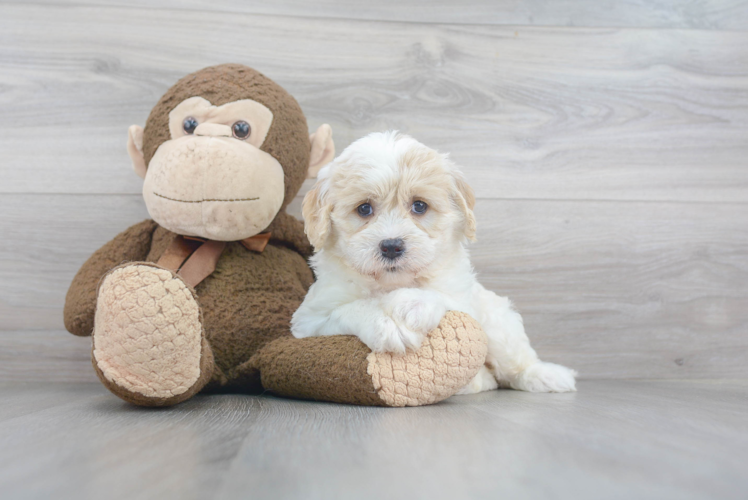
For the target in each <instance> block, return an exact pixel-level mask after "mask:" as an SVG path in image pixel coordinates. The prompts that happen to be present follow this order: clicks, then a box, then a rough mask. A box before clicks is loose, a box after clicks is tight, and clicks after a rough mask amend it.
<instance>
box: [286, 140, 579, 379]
mask: <svg viewBox="0 0 748 500" xmlns="http://www.w3.org/2000/svg"><path fill="white" fill-rule="evenodd" d="M474 204H475V197H474V195H473V190H472V189H471V188H470V186H468V185H467V183H466V182H465V180H464V178H463V176H462V174H461V172H460V171H459V170H458V168H457V167H456V166H455V165H454V164H453V163H452V162H451V161H450V160H449V159H448V158H447V156H446V155H441V154H439V153H437V152H436V151H434V150H432V149H429V148H427V147H426V146H424V145H423V144H421V143H419V142H418V141H416V140H414V139H412V138H411V137H408V136H405V135H401V134H398V133H397V132H385V133H375V134H371V135H368V136H366V137H364V138H362V139H360V140H358V141H356V142H354V143H353V144H351V145H350V146H349V147H348V148H346V150H345V151H343V153H342V154H341V155H340V156H339V157H338V158H337V159H336V160H335V161H333V162H332V163H330V164H329V165H327V166H326V167H325V168H323V169H322V170H321V171H320V172H319V179H318V181H317V183H316V185H315V186H314V188H313V189H312V190H311V191H310V192H309V193H308V194H307V195H306V197H305V198H304V205H303V215H304V220H305V226H306V233H307V235H308V236H309V239H310V241H311V242H312V244H313V245H314V248H315V250H316V252H315V254H314V256H313V257H312V267H313V268H314V271H315V273H316V276H317V281H316V282H315V283H314V284H313V285H312V287H311V289H310V290H309V293H308V294H307V296H306V298H305V299H304V302H303V303H302V304H301V307H299V309H298V310H297V311H296V313H295V314H294V316H293V320H292V322H291V331H292V332H293V334H294V336H296V337H298V338H302V337H311V336H320V335H349V334H354V335H357V336H358V337H359V338H360V339H361V340H362V341H363V342H364V343H365V344H366V345H367V346H369V347H370V348H371V349H372V350H373V351H391V352H404V351H405V350H406V349H416V348H418V347H419V346H420V345H421V342H422V340H423V338H424V336H425V335H426V334H428V332H430V331H431V330H432V329H434V328H435V327H436V326H437V325H438V324H439V321H440V320H441V318H442V316H444V313H445V312H446V311H448V310H456V311H463V312H466V313H468V314H470V315H471V316H472V317H473V318H475V319H476V320H477V321H478V322H479V323H480V324H481V325H482V326H483V329H484V330H485V332H486V334H487V335H488V342H489V345H488V357H487V359H486V365H485V367H484V368H483V369H482V370H481V372H480V373H479V374H478V375H477V376H476V377H475V379H474V380H473V381H472V382H471V383H470V384H469V385H468V386H467V387H465V388H464V389H462V391H461V393H463V394H465V393H474V392H480V391H486V390H490V389H495V388H497V387H499V386H501V387H511V388H514V389H519V390H523V391H532V392H566V391H574V390H575V380H574V377H575V375H576V374H575V372H574V371H573V370H570V369H568V368H566V367H563V366H560V365H556V364H553V363H545V362H542V361H540V360H539V359H538V355H537V354H536V353H535V351H534V350H533V348H532V347H531V346H530V341H529V340H528V338H527V335H525V330H524V327H523V326H522V317H521V316H520V315H519V313H517V312H516V311H515V310H514V309H513V308H512V304H511V302H510V301H509V300H508V299H507V298H506V297H500V296H498V295H496V294H495V293H493V292H491V291H489V290H486V289H485V288H483V286H482V285H481V284H480V283H478V281H477V280H476V277H475V273H474V271H473V267H472V265H471V264H470V258H469V255H468V251H467V249H466V248H465V246H466V244H467V242H468V241H469V240H474V239H475V217H474V215H473V211H472V209H473V206H474Z"/></svg>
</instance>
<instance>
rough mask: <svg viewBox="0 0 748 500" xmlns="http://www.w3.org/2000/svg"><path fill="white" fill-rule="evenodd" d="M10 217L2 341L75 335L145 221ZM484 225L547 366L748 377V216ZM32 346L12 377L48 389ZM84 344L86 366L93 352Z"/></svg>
mask: <svg viewBox="0 0 748 500" xmlns="http://www.w3.org/2000/svg"><path fill="white" fill-rule="evenodd" d="M291 211H292V212H295V213H298V203H295V204H294V205H293V206H292V207H291ZM0 213H3V214H5V215H4V217H3V218H2V219H0V234H3V235H5V238H4V239H2V240H0V275H1V276H3V280H2V281H0V307H1V308H2V313H3V321H2V324H0V330H5V331H12V330H54V332H48V333H45V334H43V335H47V336H52V335H63V336H65V335H66V334H65V333H64V332H62V331H61V330H62V306H63V302H64V297H65V292H66V290H67V287H68V286H69V284H70V281H71V279H72V277H73V275H74V274H75V272H76V271H77V269H78V268H79V266H80V265H81V264H82V263H83V262H84V261H85V259H86V258H87V257H88V256H89V255H90V254H91V253H92V252H93V251H94V250H96V249H97V248H98V247H99V246H101V245H102V244H103V243H104V242H106V241H107V240H109V239H110V238H112V237H113V236H114V235H115V234H117V233H118V232H119V231H121V230H123V229H124V228H125V227H127V226H128V225H130V224H132V223H135V222H138V221H139V220H142V219H143V218H145V217H147V214H146V212H145V209H144V207H143V204H142V201H141V199H140V197H139V196H138V195H88V196H70V195H7V194H6V195H0ZM476 215H477V218H478V228H479V230H478V238H479V240H478V242H477V243H476V244H475V245H474V246H473V247H472V255H473V262H474V264H475V266H476V269H477V271H478V273H479V277H480V279H481V281H482V282H483V283H484V284H485V285H486V286H487V287H489V288H490V289H492V290H495V291H497V292H498V293H501V294H503V295H508V296H509V297H511V298H512V299H513V300H514V301H515V303H516V305H517V306H518V308H519V309H520V310H521V311H522V313H523V314H524V316H525V322H526V326H527V329H528V332H529V334H530V337H531V339H532V340H533V342H534V344H535V346H536V348H537V350H538V351H539V353H540V354H541V356H543V357H544V358H546V359H548V360H549V361H556V362H559V363H565V364H569V365H571V366H573V367H575V368H576V369H578V370H579V371H580V373H581V374H582V376H583V377H587V378H600V377H634V378H648V377H649V378H651V377H667V378H684V377H699V378H703V377H729V378H738V377H747V376H748V367H747V366H746V364H745V359H744V353H745V352H746V350H748V335H745V332H746V331H747V330H748V308H746V307H745V304H746V297H748V259H747V258H746V256H747V255H748V254H747V252H748V231H745V226H744V221H746V220H748V205H743V204H735V205H730V204H693V203H650V202H627V203H623V202H589V201H538V200H479V201H478V204H477V207H476ZM7 335H11V336H12V335H23V332H17V333H9V334H8V333H6V340H5V342H6V343H7V342H9V340H8V337H7ZM39 335H42V334H39ZM41 338H44V337H41ZM70 342H78V339H71V340H70ZM34 345H35V344H33V343H31V344H24V345H22V346H21V347H19V349H21V350H23V349H25V350H24V351H23V352H21V351H20V350H19V352H18V353H17V354H16V355H14V356H12V358H13V359H9V360H7V361H6V362H5V363H6V366H5V367H4V368H2V369H0V374H2V373H3V372H4V373H5V374H6V376H10V377H12V378H23V377H24V376H30V377H33V378H35V379H36V377H37V376H38V374H35V373H33V372H34V370H36V368H34V367H31V365H30V364H28V363H27V360H29V361H31V360H33V358H34V356H35V354H34V350H33V349H34ZM75 345H76V346H79V347H77V349H79V350H78V351H75V353H76V354H75V356H74V358H73V362H74V363H79V362H80V360H81V359H83V358H86V356H87V355H88V354H87V350H88V349H89V346H88V345H87V344H86V345H84V344H82V343H77V344H75ZM71 346H72V344H71ZM71 349H72V347H71ZM84 351H85V352H84ZM86 359H87V358H86ZM14 360H15V361H14ZM0 364H1V363H0ZM80 367H81V368H80V369H81V370H82V372H81V373H87V372H88V371H89V370H90V369H91V368H90V365H89V364H88V361H86V362H85V363H82V364H80ZM17 370H20V371H21V372H31V373H28V374H27V375H15V376H14V375H12V373H11V372H16V371H17ZM66 370H73V371H74V370H75V369H74V368H72V367H70V368H66ZM43 376H46V373H45V374H44V375H43ZM71 376H72V377H73V378H79V377H82V376H83V375H81V374H75V375H71Z"/></svg>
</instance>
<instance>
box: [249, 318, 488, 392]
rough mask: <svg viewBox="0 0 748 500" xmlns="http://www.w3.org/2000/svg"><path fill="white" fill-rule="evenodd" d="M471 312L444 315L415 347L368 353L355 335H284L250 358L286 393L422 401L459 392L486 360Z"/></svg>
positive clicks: (267, 381) (267, 384)
mask: <svg viewBox="0 0 748 500" xmlns="http://www.w3.org/2000/svg"><path fill="white" fill-rule="evenodd" d="M487 352H488V341H487V339H486V334H485V333H484V332H483V329H482V328H481V327H480V325H479V324H478V323H477V322H476V321H475V320H474V319H472V318H471V317H470V316H468V315H467V314H464V313H460V312H454V311H450V312H448V313H447V314H446V315H445V316H444V318H442V321H441V322H440V323H439V326H438V327H437V328H436V329H435V330H434V331H432V332H431V333H430V334H429V335H428V336H427V337H426V339H425V340H424V342H423V344H422V345H421V347H420V348H419V349H418V350H417V351H408V352H406V353H405V354H389V353H373V352H371V350H370V349H369V348H368V347H367V346H366V345H365V344H364V343H363V342H361V341H360V340H359V339H358V338H357V337H354V336H351V335H341V336H334V337H309V338H304V339H294V338H283V339H278V340H275V341H273V342H271V343H270V344H268V345H267V346H265V347H264V348H263V349H262V350H261V351H260V353H259V354H257V355H256V356H255V357H253V358H252V360H251V364H252V365H253V367H254V368H256V369H258V370H259V371H260V375H261V379H262V386H263V387H264V388H265V389H267V390H270V391H273V392H275V393H277V394H280V395H283V396H290V397H296V398H302V399H313V400H318V401H332V402H336V403H350V404H360V405H371V406H421V405H427V404H432V403H437V402H439V401H441V400H443V399H446V398H448V397H450V396H452V395H453V394H456V393H457V391H459V390H460V389H461V388H462V387H463V386H465V385H467V384H468V383H469V382H470V381H471V380H472V379H473V377H475V375H476V374H477V373H478V371H479V370H480V368H481V367H482V366H483V364H484V363H485V361H486V354H487Z"/></svg>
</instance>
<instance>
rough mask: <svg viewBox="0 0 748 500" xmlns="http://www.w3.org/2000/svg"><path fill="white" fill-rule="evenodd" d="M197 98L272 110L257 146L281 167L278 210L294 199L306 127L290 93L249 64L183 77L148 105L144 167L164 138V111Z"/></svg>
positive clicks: (305, 159) (302, 173) (305, 154)
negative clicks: (282, 179)
mask: <svg viewBox="0 0 748 500" xmlns="http://www.w3.org/2000/svg"><path fill="white" fill-rule="evenodd" d="M194 96H200V97H203V98H205V99H207V100H208V101H209V102H210V103H211V104H213V105H214V106H221V105H223V104H226V103H228V102H233V101H237V100H240V99H253V100H255V101H257V102H259V103H260V104H263V105H264V106H266V107H267V108H268V109H270V110H271V111H272V112H273V123H272V124H271V126H270V130H269V131H268V134H267V136H266V137H265V142H264V143H263V144H262V148H260V149H262V150H263V151H265V152H266V153H268V154H270V155H271V156H272V157H274V158H275V159H276V160H278V163H280V164H281V165H282V166H283V170H284V172H285V185H286V197H285V202H284V203H283V206H282V207H281V211H283V210H284V209H285V208H286V206H287V205H288V204H289V203H290V202H291V200H293V198H294V196H296V193H298V192H299V189H301V184H302V183H303V182H304V179H306V175H307V170H308V168H309V151H310V144H309V130H308V128H307V123H306V119H305V118H304V113H303V111H301V107H300V106H299V104H298V103H297V102H296V99H294V98H293V97H292V96H291V94H289V93H288V92H286V91H285V90H284V89H283V88H282V87H281V86H280V85H278V84H277V83H275V82H274V81H272V80H271V79H269V78H268V77H266V76H265V75H263V74H262V73H260V72H259V71H256V70H254V69H252V68H248V67H246V66H242V65H241V64H221V65H218V66H211V67H209V68H204V69H201V70H200V71H197V72H195V73H192V74H190V75H187V76H185V77H184V78H182V79H181V80H179V81H178V82H177V83H175V84H174V86H173V87H171V88H170V89H169V90H168V91H167V92H166V94H164V96H163V97H162V98H161V99H159V101H158V103H156V105H155V106H154V107H153V110H152V111H151V114H150V115H149V116H148V120H147V121H146V123H145V130H144V132H143V155H144V156H145V163H146V165H148V163H150V161H151V158H153V155H154V154H155V153H156V150H157V149H158V147H159V146H160V145H161V144H163V143H164V141H167V140H169V138H170V136H169V113H170V112H171V111H172V110H173V109H174V108H175V107H177V105H178V104H179V103H181V102H182V101H184V100H185V99H188V98H190V97H194Z"/></svg>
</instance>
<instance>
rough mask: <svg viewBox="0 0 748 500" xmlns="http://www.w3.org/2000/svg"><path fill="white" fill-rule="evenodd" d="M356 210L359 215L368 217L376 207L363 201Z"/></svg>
mask: <svg viewBox="0 0 748 500" xmlns="http://www.w3.org/2000/svg"><path fill="white" fill-rule="evenodd" d="M356 212H358V215H360V216H361V217H368V216H370V215H371V214H373V213H374V207H372V206H371V205H370V204H368V203H362V204H361V205H359V206H358V207H357V208H356Z"/></svg>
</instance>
